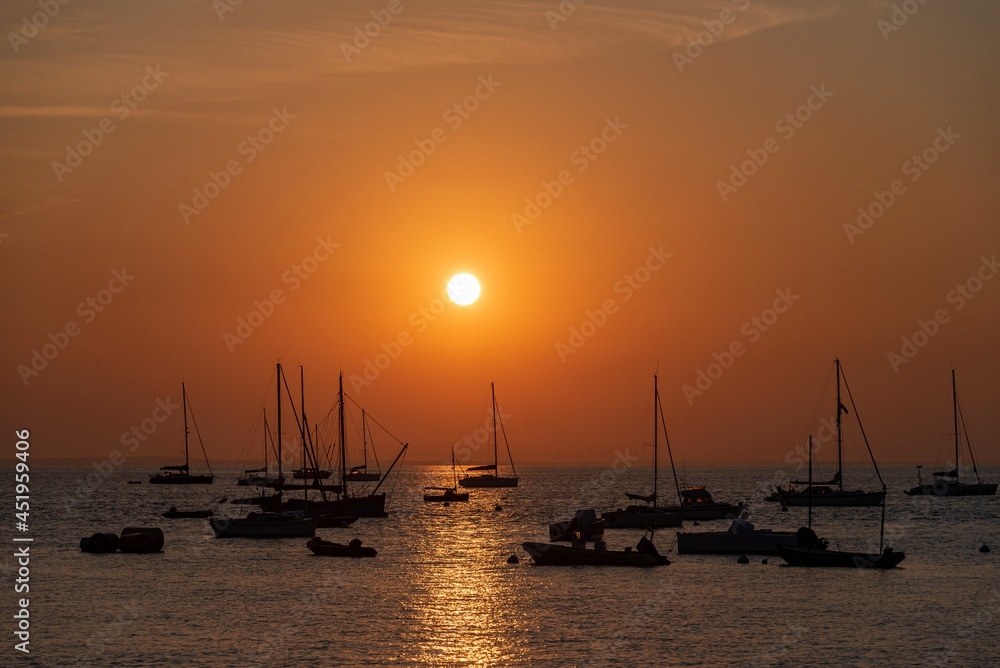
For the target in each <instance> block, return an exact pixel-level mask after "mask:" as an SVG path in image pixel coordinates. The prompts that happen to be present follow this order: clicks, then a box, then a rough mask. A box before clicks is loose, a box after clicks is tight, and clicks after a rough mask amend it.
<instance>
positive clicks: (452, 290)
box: [448, 274, 479, 306]
mask: <svg viewBox="0 0 1000 668" xmlns="http://www.w3.org/2000/svg"><path fill="white" fill-rule="evenodd" d="M448 299H450V300H451V301H453V302H455V303H456V304H458V305H459V306H468V305H469V304H471V303H472V302H474V301H476V300H477V299H479V281H478V280H476V277H475V276H473V275H472V274H456V275H454V276H452V277H451V280H450V281H448Z"/></svg>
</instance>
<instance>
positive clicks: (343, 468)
mask: <svg viewBox="0 0 1000 668" xmlns="http://www.w3.org/2000/svg"><path fill="white" fill-rule="evenodd" d="M337 397H338V400H339V401H340V485H341V487H340V489H341V494H342V495H343V496H344V497H345V498H346V497H347V441H346V435H345V430H344V372H343V371H341V372H340V389H339V390H338V391H337Z"/></svg>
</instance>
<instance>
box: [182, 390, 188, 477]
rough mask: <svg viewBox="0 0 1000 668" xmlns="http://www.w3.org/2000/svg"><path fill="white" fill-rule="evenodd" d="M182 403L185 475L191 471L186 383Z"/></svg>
mask: <svg viewBox="0 0 1000 668" xmlns="http://www.w3.org/2000/svg"><path fill="white" fill-rule="evenodd" d="M181 403H182V404H183V405H184V473H187V472H188V471H189V470H190V469H189V466H190V464H189V463H188V395H187V389H186V388H185V387H184V383H181Z"/></svg>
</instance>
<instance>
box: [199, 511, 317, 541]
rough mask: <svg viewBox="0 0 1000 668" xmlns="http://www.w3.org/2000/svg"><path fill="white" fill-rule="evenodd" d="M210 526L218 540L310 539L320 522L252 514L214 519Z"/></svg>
mask: <svg viewBox="0 0 1000 668" xmlns="http://www.w3.org/2000/svg"><path fill="white" fill-rule="evenodd" d="M209 524H210V525H211V526H212V531H214V532H215V537H216V538H308V537H310V536H312V535H313V534H314V533H316V527H317V526H318V525H319V520H316V519H302V518H298V517H288V516H285V517H284V518H279V517H275V516H268V514H267V513H265V514H263V515H255V514H254V513H250V515H249V516H248V517H246V518H244V519H238V518H237V519H234V518H217V517H213V518H212V519H210V520H209Z"/></svg>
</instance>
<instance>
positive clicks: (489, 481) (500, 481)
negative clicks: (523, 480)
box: [458, 475, 517, 488]
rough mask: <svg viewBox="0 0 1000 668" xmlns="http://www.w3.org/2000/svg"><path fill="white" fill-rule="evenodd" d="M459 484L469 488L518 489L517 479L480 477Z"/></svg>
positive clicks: (471, 477)
mask: <svg viewBox="0 0 1000 668" xmlns="http://www.w3.org/2000/svg"><path fill="white" fill-rule="evenodd" d="M458 484H459V485H461V486H462V487H467V488H483V487H517V478H504V477H502V476H492V475H480V476H470V477H467V478H462V479H461V480H459V481H458Z"/></svg>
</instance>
